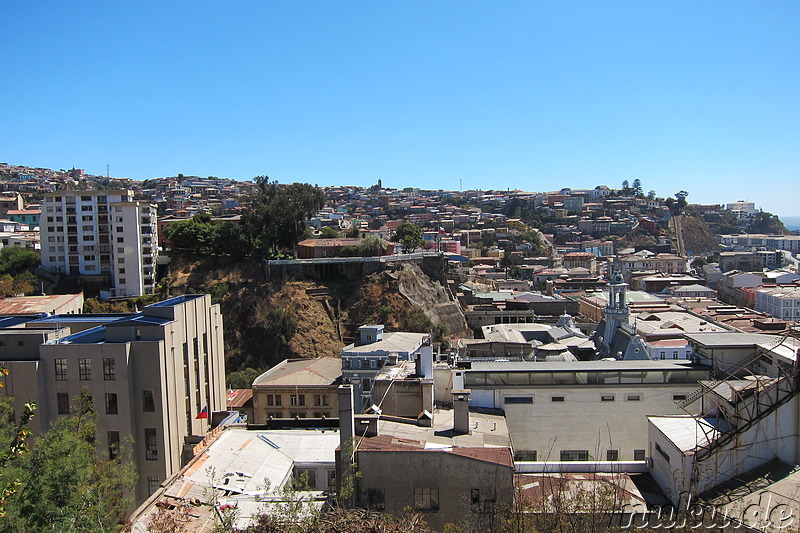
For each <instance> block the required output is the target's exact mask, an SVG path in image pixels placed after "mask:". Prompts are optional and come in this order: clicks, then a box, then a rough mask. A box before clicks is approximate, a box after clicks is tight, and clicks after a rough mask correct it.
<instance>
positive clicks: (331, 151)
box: [0, 0, 800, 216]
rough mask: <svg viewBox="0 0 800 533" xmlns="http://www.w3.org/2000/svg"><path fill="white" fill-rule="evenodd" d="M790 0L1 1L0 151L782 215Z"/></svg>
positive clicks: (793, 37)
mask: <svg viewBox="0 0 800 533" xmlns="http://www.w3.org/2000/svg"><path fill="white" fill-rule="evenodd" d="M798 21H800V2H798V1H797V0H788V1H780V0H769V1H762V0H758V1H749V2H748V1H736V2H730V1H705V0H704V1H697V0H691V1H685V2H682V1H671V2H652V1H642V0H636V1H629V2H615V1H595V0H593V1H587V2H569V1H563V2H562V1H546V2H545V1H540V2H535V1H530V0H528V1H521V2H503V1H498V2H495V1H481V2H467V1H454V2H450V1H443V0H436V1H426V2H414V1H404V2H397V1H395V2H382V1H374V0H370V1H362V2H331V1H317V2H303V1H284V2H267V1H259V2H246V1H237V2H220V1H217V2H204V1H192V2H177V1H167V2H117V1H110V2H109V1H102V2H91V1H85V2H84V1H82V2H25V1H17V2H8V3H6V4H5V5H4V7H3V33H4V35H3V37H2V44H0V65H2V68H3V81H2V84H0V110H1V112H0V116H1V117H2V119H3V120H2V123H3V127H2V130H0V161H2V162H6V163H11V164H25V165H31V166H43V167H48V168H57V169H58V168H71V167H73V166H74V167H77V168H84V169H86V170H87V171H88V172H91V173H95V174H105V172H106V165H107V164H108V165H110V169H111V175H112V176H120V177H131V178H134V179H145V178H153V177H161V176H171V175H175V174H177V173H179V172H181V173H183V174H187V175H189V174H195V175H200V176H209V175H214V176H221V177H229V178H234V179H249V178H252V177H253V176H256V175H260V174H267V175H269V176H271V177H272V178H274V179H277V180H278V181H280V182H291V181H306V182H309V183H315V184H319V185H364V186H368V185H371V184H374V183H375V182H376V181H377V179H378V178H381V179H382V180H383V184H384V186H387V187H407V186H416V187H422V188H444V189H455V190H457V189H458V188H459V187H460V186H462V187H463V189H484V190H485V189H506V188H512V189H514V188H518V189H523V190H529V191H546V190H555V189H560V188H562V187H572V188H582V187H594V186H595V185H599V184H606V185H609V186H612V187H619V186H620V184H621V183H622V181H623V180H625V179H627V180H629V181H632V180H633V179H634V178H639V179H640V180H641V181H642V185H643V187H644V190H645V191H649V190H651V189H653V190H655V191H656V192H657V193H658V195H659V196H669V195H672V194H674V193H675V192H677V191H679V190H682V189H685V190H687V191H689V193H690V194H689V198H688V200H689V201H690V202H709V203H711V202H714V203H720V202H730V201H734V200H740V199H741V200H744V199H749V200H751V201H755V202H756V203H757V204H758V206H759V207H762V208H763V209H765V210H767V211H771V212H774V213H777V214H780V215H784V216H786V215H800V206H798V201H799V200H800V185H799V184H800V31H799V30H798Z"/></svg>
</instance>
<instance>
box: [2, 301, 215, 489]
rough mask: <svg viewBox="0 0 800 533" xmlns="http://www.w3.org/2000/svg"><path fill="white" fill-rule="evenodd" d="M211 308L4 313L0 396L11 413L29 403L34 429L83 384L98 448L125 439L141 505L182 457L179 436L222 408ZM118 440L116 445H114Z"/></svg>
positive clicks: (196, 431) (187, 304) (203, 429)
mask: <svg viewBox="0 0 800 533" xmlns="http://www.w3.org/2000/svg"><path fill="white" fill-rule="evenodd" d="M222 335H223V331H222V316H221V314H220V309H219V305H217V304H214V305H212V304H211V297H210V296H208V295H192V296H179V297H177V298H172V299H170V300H167V301H164V302H160V303H156V304H153V305H150V306H147V307H145V308H144V310H143V311H142V312H139V313H132V314H126V315H56V316H49V317H44V318H35V317H33V318H32V317H31V316H26V317H10V318H5V319H3V321H2V322H0V361H3V363H4V364H5V365H6V367H8V368H9V370H10V373H9V375H8V376H6V377H5V379H4V381H5V383H4V384H5V386H4V387H3V388H2V389H0V394H7V395H9V396H13V398H14V403H15V407H16V412H17V413H20V412H22V409H21V407H22V405H23V404H24V403H25V402H27V401H29V400H33V401H35V402H36V403H37V405H38V409H37V413H36V418H35V419H34V421H35V422H37V424H36V426H35V427H34V428H33V429H34V430H35V431H36V432H37V433H38V432H42V431H45V430H47V428H49V427H50V425H51V424H52V423H53V422H55V421H56V420H58V419H59V418H61V417H63V416H65V415H69V414H70V404H71V402H72V400H73V399H74V398H75V397H77V396H78V395H79V394H81V391H82V390H83V389H85V390H87V391H88V392H89V394H91V396H92V399H93V403H94V407H95V410H96V412H97V415H98V416H97V439H98V453H101V454H106V455H107V456H110V457H114V456H116V454H117V452H118V450H119V447H120V445H124V443H126V442H128V441H132V451H133V460H134V462H135V464H136V468H137V471H138V473H139V479H138V482H137V486H136V490H135V495H134V496H135V497H134V500H135V502H136V503H137V504H138V503H141V502H142V501H144V500H145V499H146V498H147V497H148V496H149V495H150V494H152V493H153V492H155V490H157V489H158V487H159V484H160V483H161V482H162V481H164V480H165V479H167V478H168V477H169V476H171V475H172V474H173V473H175V472H177V471H178V470H179V469H180V468H181V467H182V466H183V464H184V462H183V459H184V457H183V451H184V446H185V445H186V443H187V438H188V437H192V436H201V435H204V434H206V433H207V432H208V429H209V421H210V420H211V413H213V412H215V411H223V410H224V409H225V401H226V394H225V359H224V351H223V340H222ZM121 443H122V444H121Z"/></svg>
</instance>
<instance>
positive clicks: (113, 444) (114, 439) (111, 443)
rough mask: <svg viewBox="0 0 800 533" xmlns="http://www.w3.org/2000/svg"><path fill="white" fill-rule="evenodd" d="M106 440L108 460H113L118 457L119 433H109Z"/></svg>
mask: <svg viewBox="0 0 800 533" xmlns="http://www.w3.org/2000/svg"><path fill="white" fill-rule="evenodd" d="M106 438H107V440H108V458H109V459H110V460H112V461H113V460H114V459H116V458H117V457H118V456H119V431H109V432H108V433H106Z"/></svg>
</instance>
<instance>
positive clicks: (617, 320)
mask: <svg viewBox="0 0 800 533" xmlns="http://www.w3.org/2000/svg"><path fill="white" fill-rule="evenodd" d="M627 291H628V284H627V283H625V280H624V279H623V278H622V273H621V272H620V270H619V264H615V265H614V275H613V276H612V277H611V283H609V284H608V305H607V306H606V310H605V313H604V318H605V329H604V331H603V342H602V346H601V350H602V351H603V352H604V353H605V354H606V355H610V356H612V357H613V356H614V354H611V353H609V352H610V351H611V345H612V343H613V342H614V335H616V333H617V329H619V327H620V325H621V324H625V325H628V324H629V318H630V311H629V310H628V301H627V296H628V295H627Z"/></svg>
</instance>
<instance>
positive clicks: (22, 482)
mask: <svg viewBox="0 0 800 533" xmlns="http://www.w3.org/2000/svg"><path fill="white" fill-rule="evenodd" d="M96 419H97V414H96V413H95V411H94V407H93V405H92V399H91V395H90V394H89V393H88V390H87V389H83V390H82V391H81V394H80V395H79V396H78V397H77V398H76V399H75V400H74V406H73V410H72V416H70V417H67V418H63V419H61V420H59V421H58V422H57V423H56V424H55V425H54V426H53V427H52V428H51V429H50V430H48V431H47V432H45V433H44V434H42V435H41V436H40V437H38V438H37V439H36V441H35V442H34V443H33V444H32V446H31V452H30V453H29V454H27V455H25V456H22V457H21V458H20V459H21V460H20V461H18V462H17V464H16V465H15V466H16V471H17V472H18V475H19V476H20V479H19V486H18V489H17V491H16V493H15V494H14V495H13V496H12V497H11V499H9V505H8V513H7V515H6V517H5V523H4V529H5V530H6V531H18V532H34V531H91V532H95V531H97V532H100V531H115V530H117V529H118V528H119V524H120V523H121V522H122V520H123V518H124V516H125V510H126V507H127V506H128V504H129V503H130V498H129V497H127V496H126V493H130V491H131V490H132V489H133V487H134V483H135V481H136V471H135V467H134V465H133V463H132V462H131V461H130V446H129V445H128V444H124V445H123V446H122V447H121V449H115V450H114V457H113V458H109V459H104V458H103V457H108V455H107V454H104V453H103V452H100V451H99V450H98V449H97V444H98V441H97V434H96V433H97V432H96Z"/></svg>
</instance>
